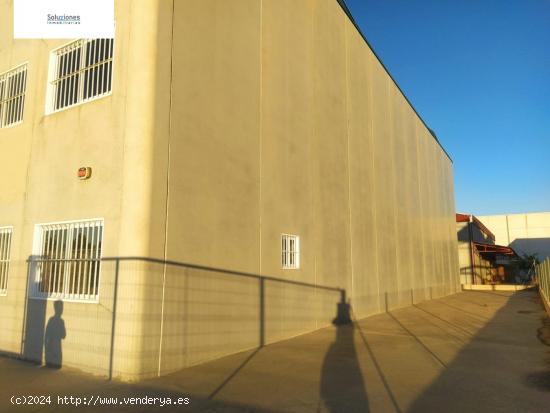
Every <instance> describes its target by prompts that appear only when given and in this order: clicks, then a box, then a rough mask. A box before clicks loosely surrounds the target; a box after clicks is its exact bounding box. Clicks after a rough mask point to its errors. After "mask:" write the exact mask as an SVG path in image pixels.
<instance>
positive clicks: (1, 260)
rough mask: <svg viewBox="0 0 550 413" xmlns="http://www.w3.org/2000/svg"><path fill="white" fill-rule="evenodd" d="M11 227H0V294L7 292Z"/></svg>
mask: <svg viewBox="0 0 550 413" xmlns="http://www.w3.org/2000/svg"><path fill="white" fill-rule="evenodd" d="M11 233H12V227H2V228H0V295H6V294H7V292H8V272H9V270H10V251H11Z"/></svg>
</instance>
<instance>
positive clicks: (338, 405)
mask: <svg viewBox="0 0 550 413" xmlns="http://www.w3.org/2000/svg"><path fill="white" fill-rule="evenodd" d="M332 323H333V324H334V325H335V326H336V338H335V340H334V342H333V343H332V344H331V345H330V348H329V349H328V351H327V354H326V355H325V359H324V361H323V367H322V370H321V388H320V393H321V398H322V401H323V403H324V405H325V408H326V411H328V412H330V413H354V412H357V413H359V412H361V413H365V412H368V411H369V403H368V397H367V393H366V388H365V382H364V380H363V375H362V373H361V366H360V365H359V361H358V359H357V353H356V351H355V343H354V334H355V333H354V330H355V327H354V324H353V323H351V318H350V311H349V304H348V303H346V302H340V303H338V315H337V317H336V318H335V319H334V320H333V322H332Z"/></svg>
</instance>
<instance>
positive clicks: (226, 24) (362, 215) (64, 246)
mask: <svg viewBox="0 0 550 413" xmlns="http://www.w3.org/2000/svg"><path fill="white" fill-rule="evenodd" d="M12 12H13V1H12V0H0V114H1V115H0V123H1V124H0V189H1V190H0V245H1V248H0V251H1V252H0V254H1V255H0V313H1V314H2V320H3V329H2V334H1V335H0V350H1V351H2V352H4V353H10V354H14V355H18V356H22V357H24V358H26V359H29V360H35V361H38V362H46V363H47V364H50V365H54V366H59V365H69V366H73V367H77V368H80V369H82V370H84V371H88V372H92V373H97V374H102V375H107V376H113V377H120V378H123V379H140V378H145V377H151V376H155V375H160V374H166V373H169V372H171V371H174V370H177V369H181V368H183V367H186V366H190V365H194V364H197V363H201V362H204V361H206V360H211V359H214V358H217V357H220V356H223V355H226V354H231V353H234V352H237V351H241V350H245V349H250V348H255V347H258V346H262V345H264V344H268V343H272V342H275V341H278V340H281V339H285V338H289V337H292V336H296V335H299V334H303V333H305V332H308V331H312V330H315V329H318V328H321V327H323V326H326V325H329V324H330V323H331V321H332V320H333V318H334V316H335V314H336V308H337V306H338V305H339V306H340V307H339V308H342V304H345V303H349V304H351V307H352V309H353V312H354V315H355V316H356V317H364V316H367V315H370V314H375V313H380V312H383V311H387V310H391V309H394V308H397V307H401V306H405V305H410V304H411V302H418V301H421V300H426V299H430V298H435V297H440V296H444V295H446V294H452V293H454V292H456V291H457V290H458V288H459V275H458V263H457V240H456V232H455V231H456V228H455V212H454V194H453V178H452V162H451V160H450V158H449V157H448V155H447V154H446V152H445V151H444V149H443V148H442V147H441V145H440V143H439V142H438V140H437V138H436V137H435V135H434V134H433V133H432V132H431V131H430V129H429V128H428V127H427V126H426V124H425V123H424V121H423V120H422V119H421V118H420V116H419V115H418V114H417V113H416V111H415V109H414V108H413V107H412V106H411V104H410V102H409V101H408V100H407V98H406V97H405V96H404V94H403V93H402V91H401V90H400V88H399V87H398V86H397V84H396V83H395V82H394V80H393V79H392V77H391V76H390V75H389V73H388V72H387V70H386V69H385V67H384V66H383V65H382V63H381V62H380V60H379V59H378V58H377V56H376V55H375V54H374V52H373V51H372V49H371V48H370V46H369V45H368V43H367V42H366V40H365V39H364V37H363V36H362V34H361V33H360V31H359V30H358V28H357V26H356V25H355V24H354V21H353V18H352V17H351V15H350V14H349V11H348V10H347V9H346V7H345V5H344V4H343V3H342V2H341V1H337V0H303V1H295V0H232V1H224V0H200V1H165V0H126V1H122V0H120V1H116V2H115V16H116V36H115V39H114V40H109V39H73V40H59V41H57V40H14V39H13V35H12V32H13V25H12V21H11V16H12ZM144 28H147V30H145V29H144Z"/></svg>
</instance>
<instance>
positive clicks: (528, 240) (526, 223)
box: [478, 212, 550, 260]
mask: <svg viewBox="0 0 550 413" xmlns="http://www.w3.org/2000/svg"><path fill="white" fill-rule="evenodd" d="M478 218H479V219H480V220H481V221H482V222H483V223H484V224H485V225H486V226H487V227H488V228H489V229H490V230H491V231H492V232H493V233H494V234H495V237H496V240H495V242H496V243H497V244H499V245H509V246H510V247H512V248H513V249H514V250H515V251H516V252H517V253H518V254H520V255H521V254H538V258H539V259H540V260H544V259H545V258H546V257H549V256H550V212H537V213H528V214H509V215H486V216H478Z"/></svg>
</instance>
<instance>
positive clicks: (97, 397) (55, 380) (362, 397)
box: [0, 291, 550, 413]
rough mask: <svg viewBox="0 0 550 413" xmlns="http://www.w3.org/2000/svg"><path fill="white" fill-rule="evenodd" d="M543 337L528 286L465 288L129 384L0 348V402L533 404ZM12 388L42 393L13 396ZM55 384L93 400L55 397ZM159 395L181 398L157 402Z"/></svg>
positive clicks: (376, 406)
mask: <svg viewBox="0 0 550 413" xmlns="http://www.w3.org/2000/svg"><path fill="white" fill-rule="evenodd" d="M549 345H550V320H549V319H548V317H547V316H546V313H545V312H544V309H543V307H542V305H541V303H540V300H539V298H538V295H537V293H536V292H535V291H521V292H515V293H514V292H497V291H490V292H489V291H488V292H478V291H468V292H463V293H460V294H456V295H453V296H449V297H445V298H442V299H438V300H433V301H430V302H422V303H418V304H416V305H415V306H411V307H407V308H402V309H399V310H395V311H392V312H390V313H386V314H380V315H375V316H372V317H369V318H366V319H363V320H360V321H359V322H357V323H356V324H355V326H343V327H330V328H326V329H323V330H320V331H317V332H314V333H311V334H306V335H303V336H300V337H296V338H294V339H291V340H287V341H284V342H280V343H276V344H272V345H269V346H266V347H264V348H262V349H259V350H253V351H249V352H245V353H240V354H236V355H233V356H229V357H225V358H223V359H220V360H216V361H214V362H209V363H206V364H202V365H199V366H196V367H192V368H189V369H186V370H183V371H181V372H178V373H176V374H172V375H169V376H166V377H161V378H158V379H154V380H147V381H143V382H140V383H138V384H128V383H120V382H116V381H114V382H108V381H106V380H105V379H102V378H96V377H91V376H88V375H84V374H82V373H79V372H77V371H74V370H71V369H68V368H62V369H61V370H52V369H48V368H45V367H39V366H35V365H32V364H29V363H25V362H21V361H17V360H13V359H9V358H0V411H1V412H59V411H78V412H153V411H162V412H171V411H181V412H185V411H189V412H198V411H200V412H331V413H335V412H342V413H353V412H369V411H371V412H405V411H411V412H441V411H445V412H465V411H468V412H542V411H549V409H550V347H549ZM12 395H23V396H28V395H51V396H52V397H51V404H41V405H36V404H34V405H25V406H22V405H20V406H16V405H12V404H11V403H10V398H11V396H12ZM58 395H61V396H73V397H80V402H81V403H83V400H84V399H86V402H87V403H89V401H90V400H92V403H96V404H97V405H96V406H84V405H80V406H78V407H76V406H75V405H74V404H73V405H70V404H63V405H59V404H58V398H57V396H58ZM115 397H116V398H117V399H116V407H115V406H106V405H103V406H102V405H101V403H106V402H111V403H112V402H115V399H113V398H115ZM130 397H137V398H141V399H140V401H137V400H134V404H133V405H129V404H126V403H128V402H130V400H129V399H125V398H130ZM145 397H150V398H154V397H156V398H158V399H157V401H156V403H157V404H156V405H155V406H153V405H152V404H151V402H152V399H150V400H149V401H147V400H146V399H144V398H145ZM109 398H110V400H109ZM166 398H170V400H171V401H178V400H177V399H178V398H180V400H179V401H180V402H182V403H184V400H185V398H189V400H190V404H187V405H186V404H181V405H178V406H174V405H165V406H164V407H160V406H159V403H161V401H163V402H166V400H167V399H166ZM35 401H40V400H35ZM42 401H44V402H45V400H42ZM73 401H74V402H75V403H76V401H77V399H74V400H73ZM69 402H70V400H67V403H69ZM145 402H148V403H149V404H147V405H144V404H139V403H145Z"/></svg>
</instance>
